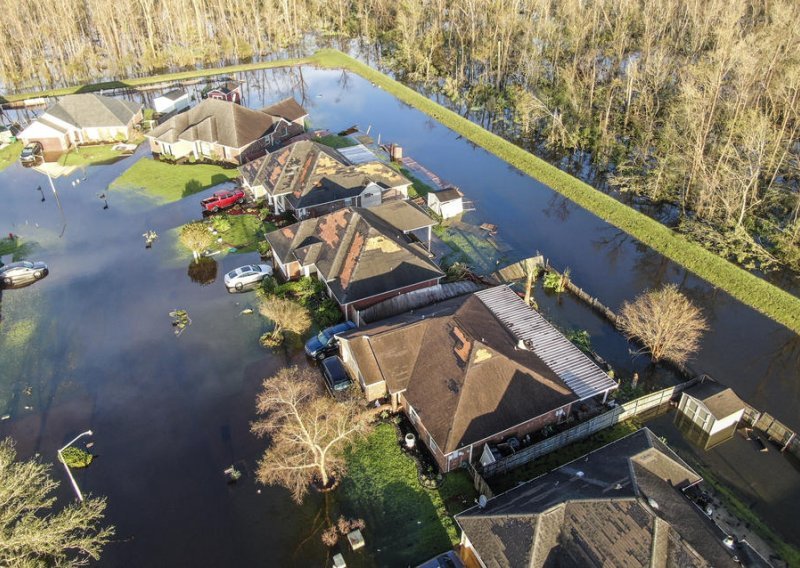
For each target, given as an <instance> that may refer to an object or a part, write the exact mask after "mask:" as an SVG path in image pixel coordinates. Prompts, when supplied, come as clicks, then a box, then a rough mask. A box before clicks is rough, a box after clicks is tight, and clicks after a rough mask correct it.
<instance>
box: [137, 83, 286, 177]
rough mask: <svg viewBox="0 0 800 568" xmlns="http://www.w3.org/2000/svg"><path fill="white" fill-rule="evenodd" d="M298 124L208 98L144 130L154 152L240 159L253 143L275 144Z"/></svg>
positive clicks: (238, 160) (230, 160)
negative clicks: (146, 130)
mask: <svg viewBox="0 0 800 568" xmlns="http://www.w3.org/2000/svg"><path fill="white" fill-rule="evenodd" d="M298 128H299V127H298V126H297V125H294V124H291V123H288V122H287V121H286V120H284V119H283V118H280V117H275V116H271V115H269V114H265V113H263V112H261V111H257V110H253V109H249V108H247V107H243V106H241V105H238V104H235V103H231V102H226V101H223V100H218V99H215V98H208V99H205V100H204V101H202V102H201V103H200V104H199V105H197V106H195V107H193V108H191V109H189V110H188V111H186V112H183V113H181V114H178V115H176V116H173V117H172V118H170V119H169V120H167V121H165V122H164V123H162V124H160V125H158V126H157V127H156V128H154V129H153V130H151V131H150V132H149V133H147V134H146V136H147V139H148V140H149V141H150V150H151V151H152V152H153V153H154V154H168V155H170V156H173V157H174V158H175V159H180V158H184V157H187V156H194V158H195V159H214V160H221V161H226V162H231V163H239V162H240V156H242V155H243V154H244V153H246V152H247V151H249V149H250V147H251V146H254V145H266V146H271V145H277V144H280V143H281V142H282V141H283V140H285V139H286V137H290V136H293V135H295V134H296V133H297V132H296V130H297V129H298Z"/></svg>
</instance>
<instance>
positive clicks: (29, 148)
mask: <svg viewBox="0 0 800 568" xmlns="http://www.w3.org/2000/svg"><path fill="white" fill-rule="evenodd" d="M43 159H44V148H43V147H42V145H41V143H39V142H29V143H28V144H26V145H25V147H24V148H23V149H22V153H21V154H20V155H19V161H20V162H21V163H22V164H25V165H33V164H38V163H39V162H40V161H42V160H43Z"/></svg>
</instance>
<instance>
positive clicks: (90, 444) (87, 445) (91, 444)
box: [86, 442, 94, 448]
mask: <svg viewBox="0 0 800 568" xmlns="http://www.w3.org/2000/svg"><path fill="white" fill-rule="evenodd" d="M92 446H94V442H89V443H87V444H86V447H87V448H91V447H92Z"/></svg>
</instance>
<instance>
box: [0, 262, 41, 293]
mask: <svg viewBox="0 0 800 568" xmlns="http://www.w3.org/2000/svg"><path fill="white" fill-rule="evenodd" d="M49 273H50V270H49V269H48V268H47V265H46V264H45V263H44V262H31V261H29V260H21V261H19V262H12V263H11V264H6V265H5V266H2V267H0V283H2V285H3V288H16V287H21V286H26V285H28V284H32V283H33V282H36V281H37V280H41V279H42V278H44V277H45V276H47V275H48V274H49Z"/></svg>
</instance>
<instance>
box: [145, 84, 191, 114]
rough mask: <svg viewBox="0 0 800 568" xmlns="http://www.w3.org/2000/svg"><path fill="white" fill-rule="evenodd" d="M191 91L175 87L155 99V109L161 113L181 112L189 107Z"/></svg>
mask: <svg viewBox="0 0 800 568" xmlns="http://www.w3.org/2000/svg"><path fill="white" fill-rule="evenodd" d="M189 104H190V102H189V93H187V92H186V91H184V90H183V89H175V90H174V91H170V92H168V93H164V94H163V95H161V96H160V97H156V98H155V99H153V109H155V111H156V112H157V113H159V114H168V113H171V112H180V111H182V110H184V109H187V108H189Z"/></svg>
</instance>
